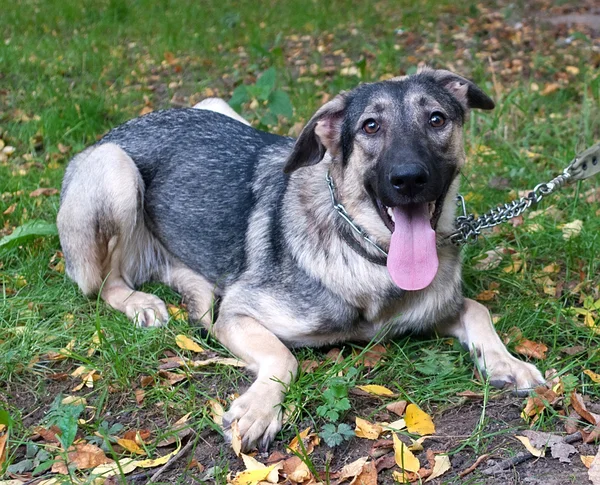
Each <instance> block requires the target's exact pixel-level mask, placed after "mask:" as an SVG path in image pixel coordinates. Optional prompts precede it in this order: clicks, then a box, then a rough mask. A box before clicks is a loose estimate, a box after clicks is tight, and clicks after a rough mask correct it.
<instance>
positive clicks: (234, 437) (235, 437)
mask: <svg viewBox="0 0 600 485" xmlns="http://www.w3.org/2000/svg"><path fill="white" fill-rule="evenodd" d="M231 447H232V448H233V451H234V452H235V454H236V456H240V453H241V452H242V435H241V434H240V428H239V426H238V422H237V419H235V420H234V421H232V423H231Z"/></svg>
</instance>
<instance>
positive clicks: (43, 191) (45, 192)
mask: <svg viewBox="0 0 600 485" xmlns="http://www.w3.org/2000/svg"><path fill="white" fill-rule="evenodd" d="M56 194H58V189H53V188H50V187H46V188H39V189H35V190H34V191H33V192H31V193H30V194H29V197H39V196H40V195H56Z"/></svg>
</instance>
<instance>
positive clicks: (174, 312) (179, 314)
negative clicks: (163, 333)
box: [167, 305, 188, 322]
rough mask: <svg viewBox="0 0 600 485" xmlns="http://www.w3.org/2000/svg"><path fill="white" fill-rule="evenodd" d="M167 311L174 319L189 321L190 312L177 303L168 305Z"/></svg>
mask: <svg viewBox="0 0 600 485" xmlns="http://www.w3.org/2000/svg"><path fill="white" fill-rule="evenodd" d="M167 312H169V317H170V318H171V319H173V320H179V321H181V322H187V321H188V313H187V312H186V311H185V310H183V309H181V308H179V307H177V306H175V305H167Z"/></svg>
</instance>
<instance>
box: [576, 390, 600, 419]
mask: <svg viewBox="0 0 600 485" xmlns="http://www.w3.org/2000/svg"><path fill="white" fill-rule="evenodd" d="M571 406H573V409H575V411H577V414H579V416H581V417H582V418H583V419H585V420H586V421H587V422H588V423H591V424H600V422H599V420H598V419H597V417H596V415H595V414H594V413H590V412H589V411H588V410H587V407H586V405H585V403H584V402H583V397H581V395H580V394H578V393H577V392H575V391H573V392H572V393H571Z"/></svg>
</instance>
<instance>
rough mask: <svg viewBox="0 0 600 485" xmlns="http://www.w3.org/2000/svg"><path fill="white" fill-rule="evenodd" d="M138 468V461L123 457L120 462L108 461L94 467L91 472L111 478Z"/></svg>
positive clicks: (93, 474)
mask: <svg viewBox="0 0 600 485" xmlns="http://www.w3.org/2000/svg"><path fill="white" fill-rule="evenodd" d="M136 468H137V461H136V460H134V459H132V458H122V459H121V460H119V462H118V463H116V462H113V463H107V464H105V465H100V466H97V467H96V468H94V469H93V470H92V472H91V475H92V476H95V477H102V478H109V477H112V476H114V475H120V474H121V473H123V475H127V474H128V473H131V472H132V471H134V470H135V469H136Z"/></svg>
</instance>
